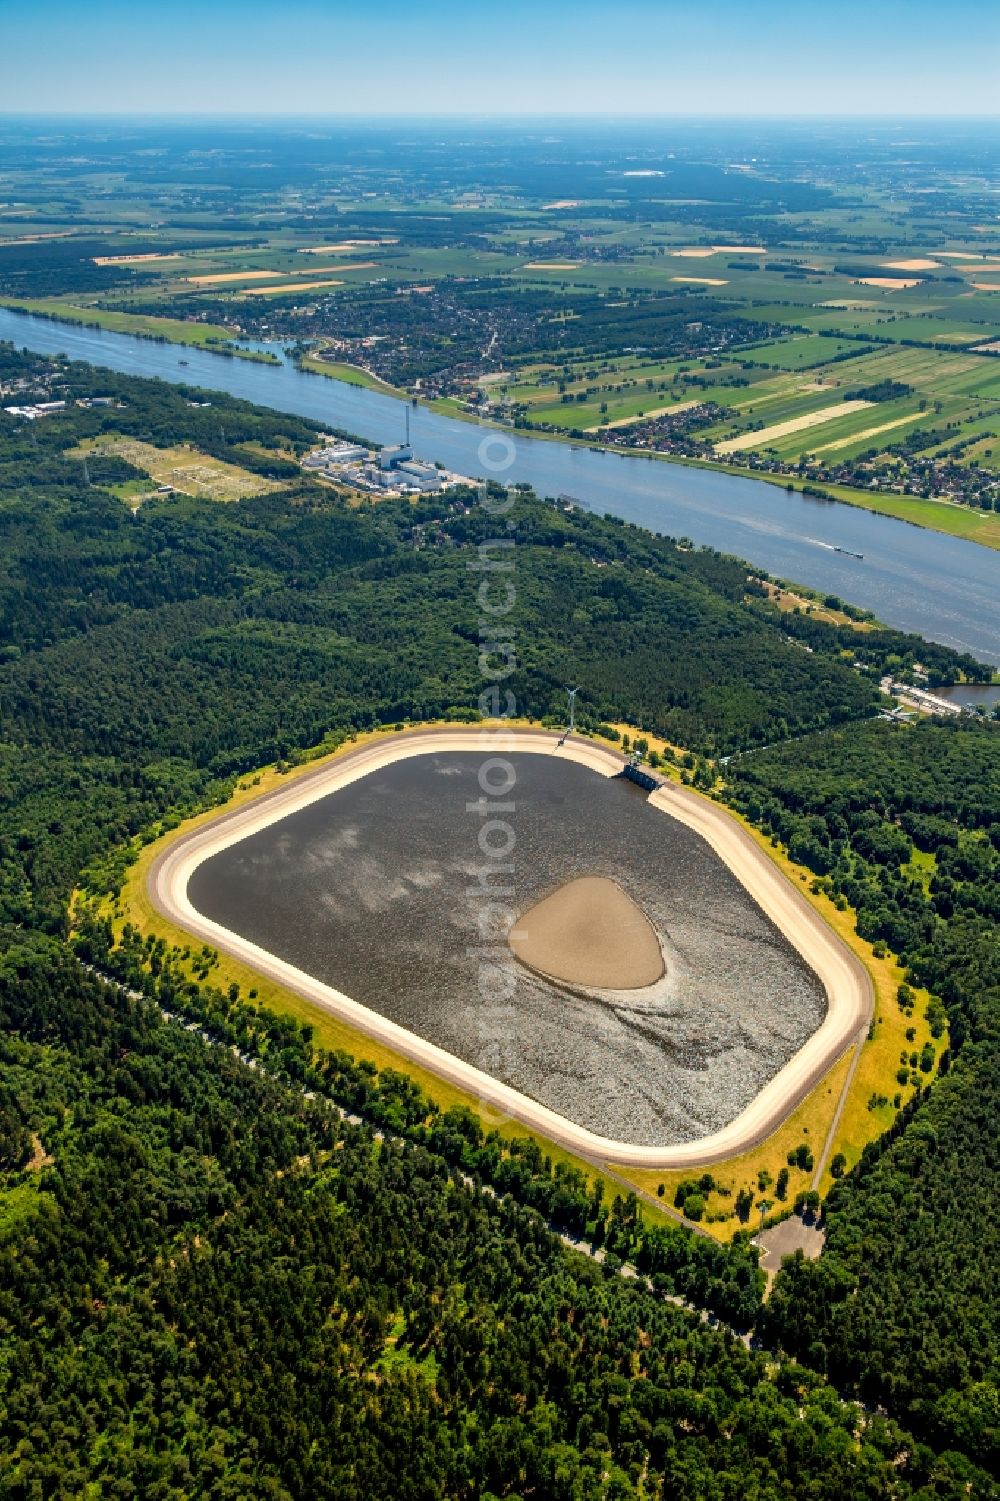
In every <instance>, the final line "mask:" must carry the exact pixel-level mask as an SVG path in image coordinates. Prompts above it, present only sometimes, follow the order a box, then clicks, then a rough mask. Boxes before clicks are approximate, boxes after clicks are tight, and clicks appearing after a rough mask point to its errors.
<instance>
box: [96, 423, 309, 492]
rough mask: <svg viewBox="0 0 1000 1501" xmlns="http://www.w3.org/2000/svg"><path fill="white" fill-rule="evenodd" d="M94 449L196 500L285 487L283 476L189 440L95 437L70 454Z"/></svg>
mask: <svg viewBox="0 0 1000 1501" xmlns="http://www.w3.org/2000/svg"><path fill="white" fill-rule="evenodd" d="M91 453H105V454H114V455H115V456H116V457H117V458H120V459H125V460H126V461H127V462H128V463H129V464H133V465H134V466H135V467H136V469H142V470H143V471H144V473H146V474H148V475H149V477H150V479H151V480H152V481H153V483H154V484H156V485H170V486H171V488H172V489H174V490H179V491H180V492H181V494H182V495H190V496H191V497H192V498H193V499H195V500H223V501H231V500H242V499H244V498H245V497H246V496H249V495H267V494H269V493H270V492H271V491H273V490H283V489H284V485H283V484H282V483H281V481H280V480H273V479H265V478H264V476H263V475H260V474H252V473H251V472H250V470H248V469H240V468H239V466H238V465H236V464H227V463H225V462H224V460H222V459H214V458H212V457H211V455H210V454H207V453H200V452H199V451H198V449H197V448H191V447H190V446H189V445H188V444H186V443H176V444H174V445H173V447H171V448H156V447H155V446H154V445H153V444H152V443H143V442H141V441H140V440H139V439H138V438H125V437H112V438H95V439H93V440H90V441H87V442H84V443H81V444H80V445H79V446H78V447H77V448H75V449H71V450H70V454H69V456H70V457H72V458H85V457H86V456H87V454H91ZM141 498H143V497H133V501H135V502H136V503H137V502H138V500H139V499H141Z"/></svg>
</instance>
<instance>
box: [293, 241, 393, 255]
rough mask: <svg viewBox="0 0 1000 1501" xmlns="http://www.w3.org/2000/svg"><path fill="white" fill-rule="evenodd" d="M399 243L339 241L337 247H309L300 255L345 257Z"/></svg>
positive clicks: (303, 249) (302, 250)
mask: <svg viewBox="0 0 1000 1501" xmlns="http://www.w3.org/2000/svg"><path fill="white" fill-rule="evenodd" d="M398 244H399V241H398V240H394V239H386V240H338V241H337V243H336V244H335V245H307V246H304V247H303V248H302V249H300V251H299V255H343V254H344V252H345V251H347V250H363V249H365V248H366V247H368V246H371V245H398Z"/></svg>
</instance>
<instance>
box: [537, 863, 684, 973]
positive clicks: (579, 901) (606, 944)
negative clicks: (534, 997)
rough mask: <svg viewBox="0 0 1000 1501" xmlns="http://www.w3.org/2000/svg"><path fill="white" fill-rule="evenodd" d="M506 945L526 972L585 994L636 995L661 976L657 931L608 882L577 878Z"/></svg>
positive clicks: (539, 905) (543, 905)
mask: <svg viewBox="0 0 1000 1501" xmlns="http://www.w3.org/2000/svg"><path fill="white" fill-rule="evenodd" d="M507 941H508V943H509V944H510V947H511V952H512V953H513V954H514V957H515V958H517V959H519V960H520V961H521V963H522V964H526V965H527V966H528V968H529V969H534V970H537V971H538V972H539V973H540V974H543V975H547V976H548V977H549V978H550V979H552V980H558V981H560V982H562V983H563V984H565V985H580V986H583V987H585V988H586V989H588V990H640V989H642V988H643V987H644V986H647V985H654V984H655V983H656V981H657V980H660V979H662V978H663V975H664V963H663V951H662V949H661V948H660V940H659V939H658V938H657V936H656V930H655V928H654V927H653V925H652V923H651V922H650V920H649V918H648V917H647V916H646V914H645V912H643V911H642V909H641V908H640V907H638V906H637V905H636V903H635V902H634V901H633V900H632V898H631V897H630V896H628V895H626V893H625V892H624V891H623V890H622V889H621V887H620V886H619V885H618V883H617V881H612V880H610V879H609V878H608V877H607V876H578V877H577V878H576V880H573V881H567V882H566V884H565V886H560V887H559V888H558V889H557V890H556V891H553V892H550V894H549V895H548V896H547V897H543V899H542V900H541V901H540V902H536V903H535V905H534V906H533V907H532V908H531V909H530V910H529V911H528V912H524V913H522V915H521V916H520V917H519V918H518V919H517V921H516V923H515V924H514V926H513V928H512V929H511V930H510V933H509V934H508V936H507Z"/></svg>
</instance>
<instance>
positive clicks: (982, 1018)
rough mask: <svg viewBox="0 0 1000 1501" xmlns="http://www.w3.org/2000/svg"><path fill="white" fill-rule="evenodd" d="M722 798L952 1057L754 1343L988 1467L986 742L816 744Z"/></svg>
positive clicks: (990, 911) (897, 734) (929, 733)
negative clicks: (945, 1031)
mask: <svg viewBox="0 0 1000 1501" xmlns="http://www.w3.org/2000/svg"><path fill="white" fill-rule="evenodd" d="M728 795H729V796H730V797H731V798H732V800H733V801H734V802H735V803H736V805H737V806H738V807H740V808H741V809H742V811H744V812H745V813H747V814H748V815H749V816H750V817H751V818H753V819H754V821H755V822H758V823H761V824H762V825H763V827H764V828H766V829H769V830H771V831H772V832H773V833H775V834H776V835H777V836H778V837H780V839H781V840H782V842H783V843H785V844H787V845H788V847H789V848H790V850H791V851H792V853H793V855H794V856H795V858H796V859H798V860H801V861H803V862H804V863H805V864H807V865H811V866H812V868H813V869H814V870H815V871H817V872H819V873H821V875H820V880H821V883H822V884H823V885H824V886H825V887H826V888H827V889H828V890H830V891H831V892H832V893H833V894H835V895H836V896H838V897H840V898H842V899H844V900H846V901H847V902H848V903H849V904H850V905H851V907H853V908H854V910H855V911H856V912H857V914H858V929H859V931H860V932H861V933H862V934H863V935H864V936H865V937H867V938H869V939H871V940H872V941H874V942H876V943H879V942H884V943H885V944H886V945H887V946H888V947H889V948H890V949H892V950H893V951H894V952H896V953H897V954H898V955H899V956H900V959H901V962H902V964H903V965H904V967H905V968H906V970H907V972H908V981H909V983H908V984H906V985H904V987H903V989H902V992H901V995H900V1004H901V1005H902V1006H903V1007H904V1009H905V1008H906V1007H907V1006H912V1004H913V1001H912V996H913V992H912V986H913V985H919V986H922V987H926V988H927V989H928V990H930V992H931V993H932V995H933V996H936V997H938V1000H937V1002H936V1003H934V1004H936V1006H937V1007H938V1008H939V1015H940V1016H941V1017H943V1016H944V1015H945V1014H947V1019H948V1025H949V1036H950V1044H951V1051H950V1052H948V1053H946V1054H945V1055H944V1057H943V1058H942V1059H941V1060H940V1061H941V1067H942V1071H943V1072H944V1077H943V1078H942V1079H940V1081H939V1082H938V1083H937V1084H936V1085H935V1087H934V1088H933V1089H932V1090H931V1091H930V1093H929V1095H928V1097H927V1098H926V1099H925V1100H924V1101H923V1102H922V1103H921V1104H920V1105H919V1107H918V1108H917V1109H916V1110H915V1111H913V1112H912V1118H911V1119H910V1120H908V1121H907V1122H906V1123H905V1124H901V1125H900V1126H899V1127H897V1128H896V1129H895V1130H893V1131H892V1132H890V1133H889V1135H888V1136H887V1137H886V1138H884V1139H883V1141H881V1142H879V1143H877V1144H876V1145H875V1146H874V1147H872V1148H869V1150H868V1151H867V1152H866V1154H865V1157H864V1159H863V1161H862V1163H861V1165H860V1166H859V1168H858V1169H857V1170H856V1171H855V1172H854V1173H853V1174H851V1176H850V1177H849V1178H847V1179H844V1180H843V1181H842V1182H841V1183H838V1184H837V1185H835V1187H834V1189H833V1191H832V1193H831V1195H830V1198H829V1200H828V1202H827V1206H826V1222H827V1231H828V1239H827V1244H826V1249H825V1251H824V1254H823V1256H822V1257H821V1259H820V1260H819V1261H818V1262H814V1263H806V1262H802V1261H799V1262H797V1263H794V1264H792V1265H790V1266H789V1268H788V1269H787V1270H786V1271H784V1272H783V1273H782V1274H781V1275H780V1276H779V1278H778V1283H777V1287H776V1290H775V1292H774V1295H773V1296H772V1298H771V1300H770V1303H769V1305H768V1311H767V1317H766V1327H767V1328H768V1330H769V1332H770V1335H771V1337H773V1338H774V1339H776V1340H777V1341H779V1342H780V1343H781V1344H782V1345H783V1346H784V1347H785V1348H786V1349H788V1350H792V1351H794V1352H796V1353H797V1354H798V1355H799V1356H800V1357H801V1358H803V1359H804V1360H807V1361H808V1362H809V1364H810V1365H811V1366H813V1367H815V1368H817V1369H819V1370H824V1371H827V1372H828V1373H829V1374H830V1376H831V1377H832V1379H833V1380H834V1381H835V1382H836V1383H837V1385H838V1386H839V1387H840V1388H841V1389H849V1390H853V1391H856V1392H857V1393H858V1394H859V1395H860V1396H862V1397H863V1398H864V1399H865V1400H867V1401H872V1402H880V1403H884V1404H886V1405H887V1406H888V1407H889V1408H890V1409H891V1410H892V1411H894V1412H895V1413H897V1414H899V1415H901V1416H904V1417H905V1419H906V1420H907V1421H908V1422H909V1423H910V1424H911V1425H912V1426H914V1427H915V1428H916V1429H917V1430H918V1432H920V1433H921V1435H922V1436H923V1437H924V1438H925V1439H926V1440H927V1441H929V1442H931V1443H935V1444H946V1445H957V1446H960V1447H962V1448H963V1449H965V1450H967V1451H968V1452H969V1453H971V1454H973V1455H975V1456H977V1457H978V1458H979V1459H980V1460H981V1461H982V1462H983V1463H987V1464H992V1465H994V1466H996V1465H997V1463H998V1462H1000V1421H998V1418H1000V1413H998V1395H997V1394H998V1391H1000V1319H998V1309H997V1301H996V1297H995V1295H994V1294H995V1282H996V1268H997V1264H998V1260H1000V1223H998V1217H997V1210H996V1203H997V1191H998V1183H997V1121H998V1119H1000V1071H998V1069H997V1041H998V1036H1000V944H998V942H997V931H998V928H997V924H998V920H1000V734H998V733H997V732H996V730H995V728H994V727H992V726H990V725H975V724H972V723H964V724H963V723H956V722H954V721H950V722H946V723H933V724H921V725H917V726H912V727H909V726H900V725H895V724H887V723H885V722H878V723H875V724H867V725H860V726H854V727H852V729H851V730H850V731H849V732H844V731H830V732H828V733H826V734H823V735H819V736H815V737H812V738H807V739H805V740H800V741H798V742H797V743H796V745H795V746H794V747H791V746H788V747H785V748H779V749H773V750H769V751H766V752H764V753H762V754H759V755H753V756H747V757H745V758H742V759H740V760H738V761H737V762H735V763H734V764H733V765H731V766H730V768H729V789H728ZM914 850H915V851H916V852H917V856H918V863H917V864H916V865H914V864H913V853H914ZM921 856H922V857H923V858H920V857H921ZM932 1026H933V1017H932ZM912 1061H913V1060H908V1062H909V1063H910V1064H911V1066H912ZM918 1077H919V1069H918Z"/></svg>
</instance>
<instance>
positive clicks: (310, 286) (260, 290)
mask: <svg viewBox="0 0 1000 1501" xmlns="http://www.w3.org/2000/svg"><path fill="white" fill-rule="evenodd" d="M343 285H344V283H343V282H342V281H285V282H279V283H278V284H277V286H273V285H269V286H266V287H251V288H250V289H249V291H247V292H241V293H240V294H239V295H240V296H241V297H273V296H274V294H275V293H276V292H317V291H319V289H320V288H321V287H342V286H343Z"/></svg>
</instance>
